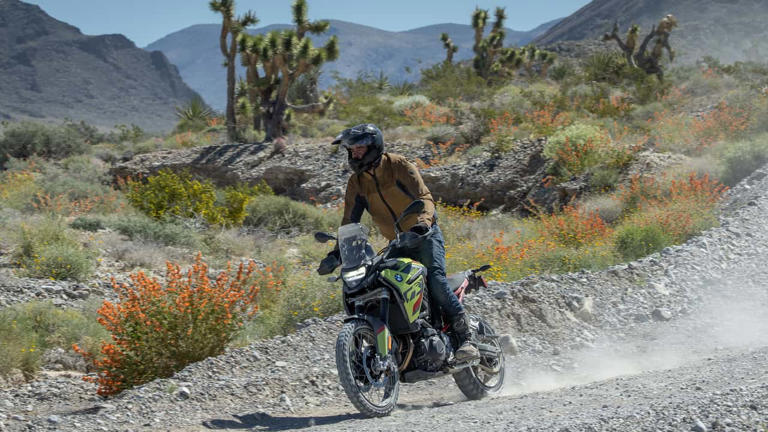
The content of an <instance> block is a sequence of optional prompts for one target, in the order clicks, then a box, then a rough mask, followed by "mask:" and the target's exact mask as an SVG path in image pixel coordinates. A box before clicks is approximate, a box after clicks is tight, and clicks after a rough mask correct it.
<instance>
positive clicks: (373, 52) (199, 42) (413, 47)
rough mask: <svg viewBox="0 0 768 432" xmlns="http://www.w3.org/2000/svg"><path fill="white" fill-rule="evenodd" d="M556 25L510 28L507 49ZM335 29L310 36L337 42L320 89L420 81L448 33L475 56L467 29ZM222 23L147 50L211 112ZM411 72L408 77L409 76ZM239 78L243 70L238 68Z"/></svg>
mask: <svg viewBox="0 0 768 432" xmlns="http://www.w3.org/2000/svg"><path fill="white" fill-rule="evenodd" d="M557 21H558V20H553V21H550V22H547V23H544V24H542V25H539V26H537V27H535V28H534V29H533V30H530V31H527V32H520V31H515V30H512V29H507V38H506V41H507V44H508V45H524V44H527V43H528V42H529V41H530V40H532V39H533V38H534V37H535V36H537V35H539V34H541V33H542V32H544V31H546V30H547V29H548V28H549V27H550V26H551V25H553V24H554V23H556V22H557ZM329 22H330V24H331V27H330V29H329V31H328V32H327V33H325V34H323V35H317V36H314V35H313V36H312V41H313V43H314V44H315V45H321V44H322V43H324V42H325V41H326V40H327V39H328V37H330V36H332V35H336V36H338V37H339V44H340V53H341V55H340V57H339V60H337V61H335V62H332V63H327V64H326V65H324V67H323V75H322V76H321V81H320V85H321V86H328V85H330V84H331V83H332V79H331V74H332V72H333V71H336V72H338V73H339V75H341V76H342V77H345V78H354V77H355V76H357V74H358V73H359V72H372V73H378V72H379V71H383V72H384V73H385V74H386V75H387V76H388V77H389V79H390V81H391V82H399V81H403V80H408V81H414V80H416V79H418V71H419V70H421V69H422V68H425V67H428V66H431V65H433V64H436V63H439V62H441V61H443V60H444V58H445V50H444V49H443V47H442V42H441V41H440V33H442V32H443V31H446V30H447V32H448V33H449V35H450V36H451V38H452V39H453V41H454V43H455V44H456V45H457V46H458V47H459V52H458V53H457V54H456V56H455V58H456V59H457V60H464V59H467V58H471V57H472V44H473V41H474V30H473V29H472V27H471V26H469V25H466V24H455V23H445V24H432V25H429V26H424V27H417V28H415V29H411V30H406V31H400V32H393V31H388V30H382V29H377V28H375V27H370V26H366V25H362V24H357V23H352V22H348V21H341V20H329ZM288 27H290V25H288V24H272V25H269V26H265V27H260V28H256V29H252V30H250V32H251V33H265V32H267V31H271V30H280V29H285V28H288ZM220 28H221V27H220V25H219V24H195V25H192V26H189V27H186V28H184V29H181V30H177V31H175V32H173V33H169V34H168V35H166V36H164V37H163V38H160V39H158V40H157V41H155V42H152V43H151V44H149V45H147V46H146V47H145V49H149V50H158V51H162V52H163V53H164V54H165V55H166V56H167V57H168V59H169V60H170V61H171V62H172V63H174V64H175V65H176V66H177V67H178V68H179V72H180V73H181V76H182V77H183V78H184V80H185V81H186V82H187V83H188V84H189V85H190V87H192V88H193V89H195V90H196V91H198V92H199V93H200V94H201V95H202V96H203V98H204V99H205V100H206V102H208V103H209V104H210V105H211V106H212V107H214V108H216V109H223V107H224V105H225V104H226V100H225V91H224V86H225V80H224V76H225V70H224V68H223V67H222V66H221V65H222V61H223V57H222V55H221V53H220V51H219V45H218V35H219V29H220ZM408 71H410V72H408ZM238 74H240V75H241V76H242V75H243V69H242V68H241V67H240V66H239V65H238Z"/></svg>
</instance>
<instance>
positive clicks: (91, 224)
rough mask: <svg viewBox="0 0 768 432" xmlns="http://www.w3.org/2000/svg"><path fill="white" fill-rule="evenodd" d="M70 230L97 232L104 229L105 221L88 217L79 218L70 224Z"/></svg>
mask: <svg viewBox="0 0 768 432" xmlns="http://www.w3.org/2000/svg"><path fill="white" fill-rule="evenodd" d="M69 226H70V228H73V229H77V230H80V231H91V232H95V231H98V230H100V229H104V221H103V220H101V219H98V218H93V217H88V216H78V217H77V218H75V220H73V221H72V222H70V223H69Z"/></svg>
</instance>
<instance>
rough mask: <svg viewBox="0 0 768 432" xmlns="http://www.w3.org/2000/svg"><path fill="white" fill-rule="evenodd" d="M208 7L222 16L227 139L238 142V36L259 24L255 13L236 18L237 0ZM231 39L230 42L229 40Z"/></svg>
mask: <svg viewBox="0 0 768 432" xmlns="http://www.w3.org/2000/svg"><path fill="white" fill-rule="evenodd" d="M208 5H209V6H210V8H211V10H212V11H214V12H218V13H220V14H221V18H222V21H221V35H220V36H219V47H220V49H221V54H222V55H223V56H224V66H225V67H226V68H227V111H226V121H227V137H228V138H229V140H230V141H235V140H237V119H236V116H235V103H236V101H235V85H236V79H235V57H236V56H237V39H238V35H239V34H240V33H242V32H243V30H244V29H245V28H247V27H249V26H252V25H255V24H256V23H258V22H259V20H258V18H256V15H254V14H253V12H251V11H248V12H247V13H246V14H245V15H243V16H241V17H238V18H235V0H211V1H210V2H209V3H208ZM228 37H229V42H227V38H228Z"/></svg>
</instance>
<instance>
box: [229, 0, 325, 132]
mask: <svg viewBox="0 0 768 432" xmlns="http://www.w3.org/2000/svg"><path fill="white" fill-rule="evenodd" d="M292 12H293V23H294V25H295V27H294V28H292V29H289V30H284V31H272V32H269V33H268V34H266V35H261V36H251V35H248V34H241V36H240V42H239V48H240V55H241V60H242V63H243V65H244V66H245V67H246V80H247V83H248V99H249V101H250V103H251V105H252V106H253V107H254V127H255V128H259V127H260V126H263V127H264V129H265V131H266V139H267V140H268V141H271V140H274V139H275V138H279V137H281V136H283V135H284V134H285V132H286V125H287V122H286V114H287V111H288V110H289V109H290V110H292V111H294V112H301V113H322V112H324V111H325V110H326V109H327V108H328V106H329V105H330V103H331V98H330V97H326V98H325V100H324V101H321V102H314V103H306V104H304V105H293V104H291V103H290V102H289V101H288V100H287V98H288V90H289V88H290V87H291V85H292V84H293V83H294V82H296V80H297V79H298V78H299V77H301V76H302V75H305V74H308V73H311V72H314V71H316V70H318V69H319V68H320V66H321V65H322V64H323V63H325V62H327V61H333V60H336V59H337V58H338V56H339V46H338V39H337V38H336V36H332V37H331V38H330V39H328V41H327V42H326V44H325V45H324V46H323V47H320V48H315V47H314V46H313V45H312V40H311V39H310V38H309V37H307V34H308V33H309V34H320V33H325V32H326V31H328V27H329V23H328V21H309V20H307V2H306V0H295V1H294V2H293V5H292ZM257 107H258V109H257ZM257 117H258V118H257Z"/></svg>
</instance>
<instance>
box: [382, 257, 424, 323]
mask: <svg viewBox="0 0 768 432" xmlns="http://www.w3.org/2000/svg"><path fill="white" fill-rule="evenodd" d="M398 261H400V265H399V266H398V267H396V268H394V269H386V270H384V271H382V272H381V275H382V277H383V278H384V279H385V280H386V281H388V282H389V283H390V284H391V285H392V286H394V287H395V288H396V289H397V290H399V291H400V293H402V295H403V299H404V300H405V311H406V313H407V314H408V321H409V322H414V321H416V319H417V318H418V317H419V312H420V311H421V303H422V297H423V293H424V288H425V281H424V266H422V265H421V264H419V262H418V261H413V260H411V259H408V258H399V259H398Z"/></svg>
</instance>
